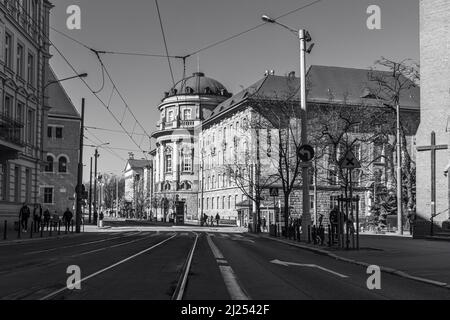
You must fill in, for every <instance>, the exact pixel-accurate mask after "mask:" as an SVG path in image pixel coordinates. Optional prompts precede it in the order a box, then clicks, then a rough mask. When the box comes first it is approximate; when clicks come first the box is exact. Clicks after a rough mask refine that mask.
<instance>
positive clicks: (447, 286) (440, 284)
mask: <svg viewBox="0 0 450 320" xmlns="http://www.w3.org/2000/svg"><path fill="white" fill-rule="evenodd" d="M248 235H250V236H252V237H255V238H265V239H269V240H272V241H277V242H280V243H284V244H287V245H290V246H293V247H297V248H300V249H304V250H307V251H311V252H314V253H317V254H321V255H325V256H328V257H330V258H334V259H335V260H338V261H343V262H347V263H351V264H356V265H359V266H363V267H366V268H367V267H369V266H370V265H372V264H370V263H367V262H363V261H358V260H355V259H349V258H344V257H341V256H338V255H336V254H334V253H331V252H328V251H326V250H322V249H317V248H312V247H309V246H305V245H301V244H297V243H291V242H289V241H285V240H281V239H276V238H272V237H266V236H262V237H261V236H257V235H254V234H251V233H248ZM379 267H380V270H381V271H383V272H385V273H389V274H393V275H396V276H399V277H402V278H405V279H409V280H414V281H418V282H422V283H426V284H430V285H434V286H437V287H440V288H445V289H449V290H450V284H448V283H445V282H439V281H436V280H431V279H426V278H421V277H417V276H413V275H410V274H408V273H406V272H404V271H401V270H397V269H394V268H390V267H384V266H379Z"/></svg>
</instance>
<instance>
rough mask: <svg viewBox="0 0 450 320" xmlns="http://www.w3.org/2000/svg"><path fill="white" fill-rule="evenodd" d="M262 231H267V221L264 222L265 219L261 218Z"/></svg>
mask: <svg viewBox="0 0 450 320" xmlns="http://www.w3.org/2000/svg"><path fill="white" fill-rule="evenodd" d="M262 231H263V232H265V231H267V221H266V217H263V218H262Z"/></svg>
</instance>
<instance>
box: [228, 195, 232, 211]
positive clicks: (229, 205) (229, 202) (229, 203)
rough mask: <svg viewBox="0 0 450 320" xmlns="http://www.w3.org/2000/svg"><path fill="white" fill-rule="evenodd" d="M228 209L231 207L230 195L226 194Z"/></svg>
mask: <svg viewBox="0 0 450 320" xmlns="http://www.w3.org/2000/svg"><path fill="white" fill-rule="evenodd" d="M228 209H231V196H228Z"/></svg>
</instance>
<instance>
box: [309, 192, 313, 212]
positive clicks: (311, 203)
mask: <svg viewBox="0 0 450 320" xmlns="http://www.w3.org/2000/svg"><path fill="white" fill-rule="evenodd" d="M309 208H310V209H311V210H314V195H313V194H310V195H309Z"/></svg>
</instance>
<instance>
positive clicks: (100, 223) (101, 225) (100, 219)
mask: <svg viewBox="0 0 450 320" xmlns="http://www.w3.org/2000/svg"><path fill="white" fill-rule="evenodd" d="M104 217H105V216H104V215H103V211H100V214H99V216H98V221H99V227H100V228H102V227H103V218H104Z"/></svg>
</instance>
